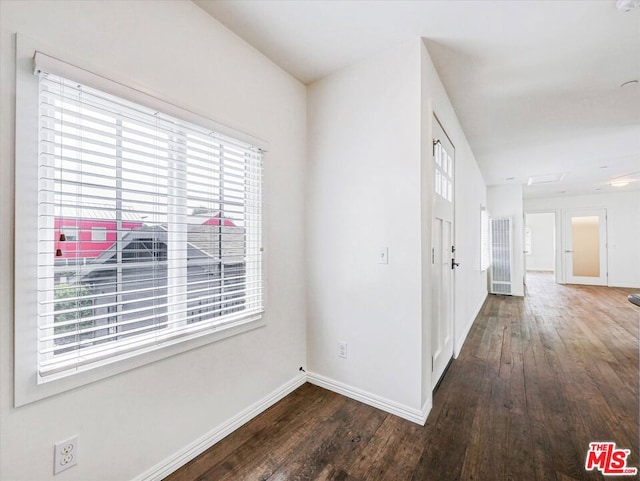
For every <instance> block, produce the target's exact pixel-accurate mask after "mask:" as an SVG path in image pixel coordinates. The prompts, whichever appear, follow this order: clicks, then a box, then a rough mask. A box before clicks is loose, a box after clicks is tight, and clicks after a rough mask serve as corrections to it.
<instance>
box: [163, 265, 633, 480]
mask: <svg viewBox="0 0 640 481" xmlns="http://www.w3.org/2000/svg"><path fill="white" fill-rule="evenodd" d="M527 279H528V283H527V286H526V294H527V295H526V297H525V298H516V297H508V296H489V297H488V299H487V301H486V302H485V305H484V306H483V308H482V310H481V312H480V314H479V315H478V318H477V320H476V322H475V323H474V325H473V327H472V329H471V331H470V332H469V335H468V338H467V341H466V343H465V345H464V347H463V349H462V352H461V353H460V356H459V358H458V359H456V360H454V361H453V363H452V364H451V366H450V368H449V370H448V372H447V374H446V376H445V377H444V379H443V380H442V382H441V384H440V386H439V388H438V390H437V392H436V393H435V395H434V398H433V408H432V411H431V413H430V416H429V418H428V419H427V422H426V424H425V426H418V425H416V424H414V423H411V422H409V421H406V420H403V419H400V418H397V417H395V416H393V415H391V414H387V413H384V412H382V411H379V410H377V409H375V408H372V407H370V406H366V405H363V404H361V403H358V402H357V401H353V400H350V399H346V398H344V397H342V396H340V395H338V394H335V393H331V392H329V391H326V390H324V389H321V388H319V387H317V386H312V385H309V384H306V385H304V386H302V387H301V388H299V389H298V390H296V391H295V392H294V393H292V394H291V395H289V396H287V397H286V398H285V399H284V400H282V401H280V402H279V403H277V404H276V405H275V406H273V407H272V408H270V409H269V410H267V411H265V412H264V413H263V414H261V415H260V416H258V417H256V418H255V419H253V420H252V421H250V422H249V423H247V424H246V425H245V426H243V427H242V428H240V429H239V430H237V431H236V432H234V433H232V434H231V435H229V436H227V438H225V439H224V440H222V441H220V442H219V443H218V444H216V445H215V446H213V447H212V448H211V449H209V450H207V451H206V452H205V453H203V454H202V455H200V456H198V457H197V458H196V459H194V460H193V461H191V462H190V463H188V464H186V465H185V466H183V467H182V468H180V469H179V470H177V471H176V472H175V473H173V474H172V475H170V476H169V477H168V478H166V481H194V480H198V481H236V480H247V481H249V480H250V481H253V480H259V481H302V480H308V481H312V480H313V481H391V480H393V481H410V480H411V481H456V480H462V481H503V480H513V481H516V480H517V481H590V480H600V481H601V480H604V479H605V478H604V477H603V476H602V475H601V474H600V473H599V472H598V471H593V472H587V471H585V469H584V461H585V457H586V454H587V448H588V445H589V442H593V441H615V442H616V443H617V445H618V446H619V447H621V448H626V449H630V450H631V455H630V457H629V463H628V465H629V466H638V465H639V464H640V459H638V456H639V448H640V446H639V441H638V439H639V437H640V436H639V434H640V433H639V419H638V417H639V416H638V399H639V394H638V364H639V356H638V319H639V314H640V309H638V308H637V307H635V306H633V305H632V304H630V303H629V302H628V301H627V300H626V296H627V295H628V294H629V293H631V292H633V291H632V290H629V289H620V288H606V287H594V286H570V285H558V284H555V283H554V282H553V279H552V277H551V276H550V275H546V274H532V275H528V276H527ZM620 479H637V477H635V478H628V477H621V478H620Z"/></svg>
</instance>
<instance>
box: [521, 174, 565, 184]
mask: <svg viewBox="0 0 640 481" xmlns="http://www.w3.org/2000/svg"><path fill="white" fill-rule="evenodd" d="M564 176H565V174H545V175H536V176H533V177H529V182H527V185H538V184H554V183H556V182H560V181H561V180H562V179H564Z"/></svg>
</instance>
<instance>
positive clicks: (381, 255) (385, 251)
mask: <svg viewBox="0 0 640 481" xmlns="http://www.w3.org/2000/svg"><path fill="white" fill-rule="evenodd" d="M388 263H389V248H388V247H380V249H378V264H388Z"/></svg>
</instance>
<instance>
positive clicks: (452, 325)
mask: <svg viewBox="0 0 640 481" xmlns="http://www.w3.org/2000/svg"><path fill="white" fill-rule="evenodd" d="M432 115H433V117H432V120H433V125H434V127H435V125H436V124H437V126H438V128H439V129H440V130H441V131H442V132H443V133H444V136H445V137H446V140H447V142H448V143H449V144H450V145H451V148H452V150H453V152H452V154H453V175H452V180H453V182H452V184H453V186H452V187H453V191H452V193H451V199H452V200H451V210H452V215H451V239H450V240H451V246H452V247H455V243H456V237H455V232H456V229H455V219H456V191H457V189H456V173H457V170H458V169H457V164H458V163H457V161H456V148H455V144H454V143H453V141H452V140H451V137H449V135H448V134H447V131H446V129H445V128H444V126H443V125H442V122H441V121H440V119H439V118H438V116H437V115H436V113H435V112H432ZM431 134H432V135H431V137H432V141H433V140H435V139H436V138H437V135H436V132H435V128H434V129H432V132H431ZM433 153H434V152H433V149H432V161H433V164H432V169H433V172H435V169H436V165H435V157H434V156H433ZM434 178H435V176H434ZM431 189H432V192H433V199H434V201H433V207H434V208H433V211H432V215H431V239H430V243H431V252H432V255H433V252H434V251H433V249H434V248H435V246H434V242H433V241H434V239H433V234H434V232H433V226H434V223H435V221H436V219H437V218H439V217H436V213H437V212H436V209H435V200H436V198H437V196H438V194H436V192H435V188H434V183H432V184H431ZM450 257H451V259H453V258H454V257H455V253H454V252H451V253H450ZM432 268H433V263H432ZM451 270H452V272H451V281H450V289H451V294H450V301H451V306H450V313H451V315H450V321H449V332H450V339H451V341H450V342H451V356H449V357H448V359H447V363H446V366H445V367H444V370H443V371H442V373H441V374H440V375H439V376H438V379H435V378H434V367H435V365H434V352H433V339H432V340H431V361H432V369H431V391H432V392H433V391H434V390H435V388H436V387H437V385H438V383H439V382H440V381H441V380H442V378H443V377H444V376H445V374H446V372H447V368H448V366H449V364H450V363H451V360H452V359H453V358H454V356H455V346H456V333H455V316H456V309H455V305H456V295H455V294H456V275H455V273H456V269H453V268H452V269H451ZM431 282H432V283H433V275H432V276H431ZM433 293H434V288H433V284H432V285H431V294H432V295H433ZM432 303H433V300H432ZM431 322H432V325H431V332H432V333H433V323H435V322H437V319H435V317H434V316H433V313H432V314H431ZM447 353H448V350H447Z"/></svg>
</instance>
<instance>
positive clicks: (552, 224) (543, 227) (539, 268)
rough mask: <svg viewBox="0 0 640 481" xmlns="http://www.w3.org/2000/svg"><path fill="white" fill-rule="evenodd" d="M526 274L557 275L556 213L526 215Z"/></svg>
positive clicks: (529, 213) (528, 213)
mask: <svg viewBox="0 0 640 481" xmlns="http://www.w3.org/2000/svg"><path fill="white" fill-rule="evenodd" d="M524 267H525V268H524V272H525V284H526V276H527V273H529V272H545V273H549V274H554V276H555V273H556V213H555V212H526V213H525V215H524Z"/></svg>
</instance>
